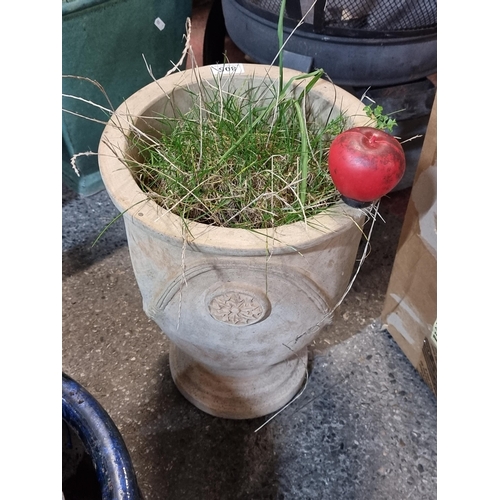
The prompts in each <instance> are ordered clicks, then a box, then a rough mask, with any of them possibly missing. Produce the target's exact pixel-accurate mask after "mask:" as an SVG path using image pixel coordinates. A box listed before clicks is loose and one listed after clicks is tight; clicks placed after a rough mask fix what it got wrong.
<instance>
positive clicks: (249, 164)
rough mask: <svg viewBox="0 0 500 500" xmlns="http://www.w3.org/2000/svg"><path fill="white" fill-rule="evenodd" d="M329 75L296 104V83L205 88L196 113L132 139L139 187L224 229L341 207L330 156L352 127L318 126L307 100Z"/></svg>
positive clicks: (339, 120) (196, 98) (342, 123)
mask: <svg viewBox="0 0 500 500" xmlns="http://www.w3.org/2000/svg"><path fill="white" fill-rule="evenodd" d="M321 76H322V71H320V70H318V71H315V72H313V73H310V74H308V75H302V76H300V77H298V78H297V79H301V80H302V79H307V80H309V81H308V83H307V85H305V86H304V87H303V89H302V91H301V92H300V94H299V95H298V96H295V95H293V93H292V92H291V89H292V87H293V83H294V82H293V81H289V82H287V83H286V84H285V85H281V82H279V83H278V84H279V88H275V86H273V85H272V84H271V82H269V84H267V83H266V84H265V85H263V86H262V85H261V86H259V87H254V86H252V85H249V86H247V87H244V88H242V89H241V90H240V91H236V92H234V93H233V92H227V91H224V89H223V87H222V85H223V84H222V83H221V82H220V81H219V82H217V85H216V86H215V88H213V87H210V86H209V84H208V83H206V82H203V83H202V82H199V86H200V88H199V93H193V94H191V98H192V106H191V108H190V109H189V111H188V112H184V113H181V112H179V111H176V112H175V113H174V116H173V117H171V118H167V117H162V118H161V119H160V122H161V123H162V126H163V127H164V128H165V130H167V132H165V133H162V134H161V135H160V137H158V138H154V137H147V136H144V134H143V133H139V134H137V135H135V137H133V138H132V142H133V144H134V147H135V148H136V150H137V151H138V152H139V154H138V158H140V161H134V162H130V163H129V165H130V167H131V169H132V171H133V172H134V175H135V177H136V179H137V182H138V183H139V185H140V186H141V188H142V189H143V191H145V192H146V193H147V194H148V196H149V197H151V199H153V200H154V201H155V202H156V203H158V204H159V205H161V206H163V207H164V208H165V209H167V210H170V211H172V212H173V213H175V214H176V215H179V216H181V217H182V218H183V219H187V220H191V221H197V222H200V223H204V224H209V225H216V226H225V227H233V228H247V229H260V228H269V227H276V226H279V225H284V224H290V223H293V222H296V221H299V220H304V219H306V218H308V217H312V216H314V215H316V214H317V213H319V212H320V211H322V210H324V209H325V208H328V207H331V206H333V205H334V204H335V203H337V202H338V201H339V199H340V195H339V193H338V191H337V190H336V188H335V186H334V185H333V183H332V180H331V177H330V175H329V172H328V165H327V153H328V148H329V146H330V143H331V141H332V139H333V138H334V137H335V136H336V135H337V134H339V133H340V132H341V131H342V130H344V129H345V127H346V122H347V120H346V118H345V117H344V116H342V115H340V116H338V117H336V118H335V119H332V120H331V121H329V122H328V123H327V124H326V125H320V124H317V123H315V122H314V121H311V117H310V113H309V112H308V111H307V105H306V97H307V93H308V92H309V90H310V89H311V88H312V86H313V85H314V84H315V83H316V82H317V80H318V79H319V78H320V77H321ZM280 89H281V90H280ZM264 93H266V94H267V97H265V96H264V95H263V94H264ZM332 111H333V110H332Z"/></svg>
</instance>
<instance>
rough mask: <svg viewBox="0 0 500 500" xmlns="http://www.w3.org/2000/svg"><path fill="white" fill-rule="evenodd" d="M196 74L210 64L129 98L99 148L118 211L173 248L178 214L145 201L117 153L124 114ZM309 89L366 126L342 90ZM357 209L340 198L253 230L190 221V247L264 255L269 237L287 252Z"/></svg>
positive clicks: (255, 67)
mask: <svg viewBox="0 0 500 500" xmlns="http://www.w3.org/2000/svg"><path fill="white" fill-rule="evenodd" d="M244 68H245V75H244V76H243V77H248V76H249V75H252V76H253V77H264V76H265V75H269V76H270V77H271V78H272V79H277V78H278V74H279V73H278V72H279V68H278V67H276V66H266V65H259V64H246V63H245V64H244ZM195 72H198V73H199V77H200V78H202V79H205V80H207V79H208V80H213V76H212V70H211V67H210V66H203V67H199V68H195V69H191V70H185V71H181V72H178V73H174V74H172V75H169V76H167V77H163V78H160V79H158V80H157V81H155V82H152V83H150V84H149V85H147V86H145V87H143V88H142V89H140V90H138V91H137V92H136V93H134V94H133V95H132V96H130V97H129V98H128V99H127V100H126V101H125V102H123V103H122V105H121V106H119V107H118V109H117V110H116V111H115V113H114V114H113V116H112V117H111V119H110V120H109V122H108V123H107V125H106V127H105V129H104V132H103V134H102V137H101V141H100V143H99V149H98V158H99V168H100V172H101V176H102V179H103V182H104V185H105V187H106V190H107V192H108V194H109V196H110V197H111V200H112V202H113V203H114V205H115V206H116V207H117V209H118V210H119V211H120V212H123V216H124V217H126V218H127V219H129V220H131V221H132V222H133V223H134V224H139V225H142V226H144V227H146V228H147V229H148V231H152V232H153V233H155V235H156V236H157V237H158V238H160V239H163V240H167V241H169V242H170V243H171V244H174V245H176V246H182V245H183V244H184V240H185V234H186V232H185V230H184V229H183V228H184V224H183V222H182V220H181V218H180V217H179V216H177V215H175V214H172V213H170V212H168V211H167V210H165V209H164V208H162V207H160V206H159V205H158V204H157V203H155V202H154V201H152V200H150V199H148V198H147V196H146V194H145V193H144V192H143V191H142V190H141V189H140V187H139V186H138V184H137V183H136V181H135V179H134V177H133V175H132V174H131V172H130V171H129V169H128V168H127V167H126V166H125V164H124V163H123V162H122V155H121V154H120V153H118V154H115V152H116V151H118V152H122V151H123V150H124V148H125V146H126V144H127V136H128V133H129V132H130V127H129V126H128V119H127V117H134V119H135V118H138V117H140V116H141V115H143V113H144V111H145V110H147V109H148V108H150V107H151V106H152V105H154V104H155V103H157V102H158V101H160V100H161V99H163V98H164V97H165V94H169V93H170V92H172V91H174V90H175V89H176V88H177V87H179V86H182V85H186V84H188V83H192V82H193V81H194V80H193V79H194V73H195ZM299 74H301V73H300V72H298V71H295V70H292V69H287V68H285V69H284V81H288V79H290V78H292V77H293V76H296V75H299ZM237 76H240V75H237ZM299 85H304V83H300V84H299ZM313 93H314V95H318V96H319V97H320V98H322V99H325V100H327V101H331V100H332V96H333V97H334V98H335V99H336V100H338V99H340V106H339V107H340V109H341V110H342V111H343V112H345V113H346V114H347V116H348V117H349V119H350V120H351V124H350V125H349V126H353V127H354V126H366V125H367V124H368V125H369V124H370V119H369V118H368V117H367V116H366V114H365V112H364V111H363V103H362V102H361V101H360V100H358V99H357V98H356V97H355V96H353V95H352V94H350V93H348V92H347V91H345V90H343V89H342V88H340V87H337V86H336V85H334V84H332V83H329V82H327V81H324V80H320V81H319V82H318V83H317V84H316V85H315V86H314V88H313ZM114 151H115V152H114ZM359 211H360V210H359V209H356V208H352V207H349V206H348V205H346V204H345V203H343V202H339V204H338V205H336V206H335V207H332V208H330V209H327V210H325V211H324V212H322V213H320V214H318V215H316V216H315V217H311V218H310V219H308V222H307V223H304V222H302V221H300V222H295V223H292V224H287V225H283V226H279V227H276V228H272V229H260V230H255V231H250V230H247V229H239V228H227V227H216V226H209V225H206V224H201V223H198V222H193V221H190V222H189V234H190V237H189V245H190V247H191V248H196V249H198V250H200V251H203V252H209V253H215V254H225V255H265V254H266V253H267V252H268V251H269V241H270V240H272V248H273V253H280V254H281V253H291V252H296V251H297V250H305V249H307V248H308V246H309V245H310V242H311V241H312V240H314V241H316V242H317V238H322V237H325V238H326V237H327V234H328V233H330V232H332V231H341V230H342V228H343V227H345V226H346V224H348V223H349V222H351V221H352V220H355V221H356V220H358V219H359V217H360V213H359ZM236 242H237V243H236ZM235 247H236V248H235Z"/></svg>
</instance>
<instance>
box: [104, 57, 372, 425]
mask: <svg viewBox="0 0 500 500" xmlns="http://www.w3.org/2000/svg"><path fill="white" fill-rule="evenodd" d="M195 71H198V72H199V77H200V78H201V79H205V80H207V81H213V76H212V73H211V71H210V68H209V67H202V68H198V69H197V70H195ZM244 71H245V73H244V74H242V75H234V76H232V77H231V78H230V79H228V82H229V80H230V81H231V85H235V86H236V87H238V86H241V85H245V82H246V81H248V78H249V77H251V80H252V82H254V83H255V82H259V81H261V80H264V79H268V78H272V79H275V80H276V78H277V75H278V68H269V67H266V66H259V65H250V64H248V65H244ZM297 74H298V72H296V71H292V70H286V71H285V81H287V80H288V79H289V78H290V77H291V76H293V75H297ZM195 85H196V79H195V77H194V73H193V70H188V71H184V72H180V73H177V74H174V75H170V76H169V77H167V78H164V79H160V80H158V83H157V84H154V85H148V86H147V87H145V88H143V89H141V90H140V91H139V92H137V93H136V94H134V95H133V96H131V97H130V98H129V99H127V101H126V103H124V106H122V107H121V108H119V109H118V110H117V112H116V113H115V115H114V116H113V117H112V119H111V120H110V122H109V123H108V125H107V126H106V128H105V131H104V134H103V136H102V139H101V143H100V147H99V164H100V170H101V175H102V178H103V181H104V184H105V186H106V189H107V191H108V193H109V195H110V197H111V199H112V201H113V203H114V204H115V205H116V207H117V208H118V209H119V210H120V211H122V212H124V214H123V217H124V221H125V227H126V231H127V239H128V244H129V250H130V256H131V260H132V264H133V268H134V273H135V276H136V279H137V283H138V286H139V289H140V291H141V295H142V298H143V307H144V311H145V312H146V314H147V315H148V316H149V317H150V318H152V319H153V320H154V321H155V322H156V323H157V324H158V325H159V327H160V328H161V329H162V331H163V332H164V333H165V334H166V335H167V336H168V338H169V339H170V341H171V348H170V368H171V372H172V376H173V379H174V381H175V383H176V385H177V387H178V388H179V390H180V391H181V393H182V394H184V396H185V397H186V398H187V399H188V400H189V401H191V402H192V403H193V404H195V405H196V406H197V407H198V408H201V409H202V410H203V411H206V412H208V413H210V414H212V415H215V416H219V417H225V418H254V417H259V416H262V415H265V414H268V413H271V412H273V411H276V410H278V409H279V408H281V407H282V406H283V405H284V404H286V403H287V402H288V401H290V399H292V398H293V396H294V395H295V394H296V393H297V391H298V390H299V389H300V386H301V385H302V383H303V381H304V377H305V374H306V369H307V345H308V344H309V343H310V342H311V341H312V340H313V339H314V338H315V337H316V336H317V335H318V334H320V333H321V331H322V330H323V329H324V328H326V327H327V326H328V325H329V324H330V322H331V314H330V312H331V311H332V308H333V307H334V306H335V305H336V303H337V302H338V301H339V300H340V299H341V297H342V295H343V293H344V292H345V290H346V287H347V285H348V283H349V280H350V277H351V273H352V270H353V267H354V263H355V258H356V253H357V249H358V246H359V242H360V239H361V236H362V233H361V230H360V226H362V224H363V221H364V213H363V212H362V211H361V210H359V209H354V208H351V207H348V206H347V205H345V204H343V203H340V204H339V205H338V206H336V207H334V208H332V209H330V210H328V211H325V212H323V213H322V214H320V215H318V216H316V217H314V218H312V219H311V220H310V221H309V223H308V224H306V223H303V222H297V223H294V224H289V225H286V226H281V227H278V228H275V229H274V230H272V229H269V230H260V231H258V232H252V231H247V230H244V229H231V228H221V227H214V226H207V225H204V224H198V223H194V222H192V223H189V232H187V231H186V230H185V228H184V225H183V223H182V221H181V219H180V218H179V217H177V216H176V215H173V214H172V213H170V212H168V211H166V210H164V209H163V208H161V207H160V206H158V205H157V204H156V203H154V202H153V201H151V200H148V199H147V197H146V195H145V194H144V193H143V192H142V191H141V190H140V188H139V187H138V185H137V184H136V182H135V181H134V178H133V175H132V173H131V172H130V170H129V169H128V168H127V167H126V166H125V165H124V164H123V152H124V151H127V140H126V136H127V134H128V133H129V128H128V124H127V122H128V121H130V120H132V121H133V122H134V124H135V126H137V127H139V128H143V129H144V130H146V129H148V128H149V127H155V126H157V124H156V125H155V124H154V123H153V122H154V120H153V119H152V118H151V117H153V116H154V115H155V113H156V112H162V113H168V110H167V108H168V102H169V101H175V105H176V106H177V107H180V108H182V107H183V106H184V104H185V103H184V102H183V100H182V99H183V97H182V96H183V88H185V87H186V86H187V87H188V88H190V89H194V88H195ZM228 85H229V83H228ZM176 94H177V95H176ZM310 95H311V103H310V106H311V109H313V110H316V114H317V115H318V117H319V118H318V119H320V120H321V119H325V118H324V117H325V116H327V115H328V113H329V106H328V103H330V105H331V104H332V103H333V102H335V103H336V105H338V106H339V110H340V109H342V110H343V111H346V112H347V114H348V116H352V117H353V118H352V123H351V126H354V125H361V124H364V125H366V123H367V117H366V115H364V114H363V112H362V108H363V105H362V104H361V103H360V101H359V100H358V99H356V98H355V97H353V96H351V95H350V94H348V93H346V92H345V91H343V90H341V89H339V88H337V87H335V86H334V85H333V84H331V83H328V82H322V81H321V82H319V83H318V84H317V85H316V86H315V87H314V89H313V91H312V92H311V94H310ZM166 96H168V97H166ZM185 105H186V106H187V105H188V104H187V101H186V104H185ZM117 125H119V126H117Z"/></svg>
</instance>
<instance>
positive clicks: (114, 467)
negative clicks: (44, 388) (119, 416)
mask: <svg viewBox="0 0 500 500" xmlns="http://www.w3.org/2000/svg"><path fill="white" fill-rule="evenodd" d="M62 418H63V420H64V421H65V422H66V423H67V424H68V425H69V426H70V427H71V428H72V429H73V430H74V431H75V433H76V434H77V436H78V437H79V438H80V440H81V441H82V443H83V445H84V447H85V449H86V451H87V453H88V454H89V455H90V457H91V459H92V462H93V464H94V468H95V471H96V475H97V479H98V481H99V484H100V486H101V493H102V498H103V500H116V499H123V500H142V499H143V497H142V495H141V492H140V490H139V486H138V483H137V478H136V474H135V470H134V467H133V465H132V460H131V458H130V455H129V452H128V450H127V446H126V444H125V441H124V440H123V437H122V436H121V434H120V431H119V430H118V428H117V427H116V425H115V423H114V422H113V421H112V419H111V417H110V416H109V414H108V413H107V412H106V410H104V408H103V407H102V406H101V404H100V403H99V402H98V401H97V400H96V399H95V398H94V397H93V396H92V395H91V394H90V393H89V392H88V391H87V390H86V389H85V388H84V387H82V386H81V385H80V384H79V383H78V382H76V381H75V380H73V379H72V378H71V377H69V376H68V375H66V374H65V373H63V374H62Z"/></svg>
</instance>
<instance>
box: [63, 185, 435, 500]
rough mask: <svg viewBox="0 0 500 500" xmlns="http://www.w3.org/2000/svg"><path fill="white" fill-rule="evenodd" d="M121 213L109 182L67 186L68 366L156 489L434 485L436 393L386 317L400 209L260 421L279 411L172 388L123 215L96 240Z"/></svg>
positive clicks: (213, 491) (335, 495)
mask: <svg viewBox="0 0 500 500" xmlns="http://www.w3.org/2000/svg"><path fill="white" fill-rule="evenodd" d="M396 198H397V196H395V197H393V199H396ZM116 215H117V213H116V210H115V209H114V207H113V206H112V205H111V203H110V201H109V198H108V197H107V194H106V193H105V192H101V193H99V194H97V195H94V196H92V197H90V198H87V199H84V198H80V197H78V196H75V195H73V194H72V193H71V192H69V191H67V190H66V189H65V188H63V228H62V229H63V290H62V296H63V297H62V301H63V337H62V344H63V352H62V369H63V371H65V372H66V373H67V374H68V375H70V376H71V377H73V378H74V379H75V380H77V381H78V382H79V383H81V384H82V385H83V386H84V387H85V388H86V389H87V390H89V391H90V392H91V393H92V394H93V396H94V397H96V398H97V399H98V400H99V401H100V403H101V404H102V405H103V407H104V408H105V409H106V410H107V411H108V413H109V414H110V416H111V418H113V420H114V421H115V423H116V424H117V426H118V428H119V429H120V432H121V433H122V435H123V437H124V439H125V442H126V443H127V446H128V448H129V451H130V454H131V456H132V460H133V463H134V466H135V469H136V472H137V475H138V480H139V483H140V487H141V489H142V491H143V493H144V496H145V498H146V500H163V499H175V500H177V499H179V500H185V499H187V500H189V499H203V500H219V499H245V500H246V499H248V500H260V499H287V500H288V499H299V500H302V499H342V500H351V499H352V500H378V499H380V500H382V499H391V500H392V499H397V500H399V499H407V498H410V499H419V500H434V499H435V498H436V497H437V495H436V413H437V412H436V399H435V397H434V396H433V394H432V393H431V391H430V390H429V389H428V387H427V386H426V385H425V384H424V382H423V381H422V379H421V378H420V376H419V375H418V373H417V372H416V370H415V369H414V368H413V367H412V366H411V365H410V363H409V362H408V360H407V359H406V358H405V356H404V355H403V353H402V352H401V350H400V349H399V347H398V346H397V345H396V344H395V342H394V341H393V340H392V338H391V337H390V335H389V334H388V333H387V332H386V331H385V330H384V329H383V328H382V326H381V325H380V324H379V322H378V320H377V318H378V317H379V315H380V312H381V301H383V296H384V293H385V290H386V288H387V282H388V276H389V274H390V268H391V259H392V256H393V254H394V252H395V247H396V245H397V237H398V234H399V233H398V228H399V227H400V222H401V220H400V217H393V216H392V215H391V211H388V212H387V213H385V215H384V217H385V219H386V223H385V225H383V224H379V225H378V227H379V228H378V230H377V231H376V232H375V233H374V237H373V241H372V246H373V250H372V256H371V258H369V260H368V261H367V263H366V264H365V266H363V268H362V272H360V275H359V277H358V280H357V282H356V286H355V287H353V290H352V291H351V292H350V295H348V298H349V299H350V300H347V299H346V306H345V308H344V309H342V310H341V313H340V314H339V315H338V318H337V322H336V325H334V326H333V327H332V331H331V332H329V333H328V335H326V336H325V337H324V338H322V339H318V341H317V342H316V343H315V345H314V346H312V348H311V350H310V378H309V381H308V383H307V386H306V388H305V390H304V392H303V394H302V395H301V396H300V397H299V398H298V399H297V400H296V401H295V402H294V403H293V404H292V405H290V406H289V407H287V408H286V409H285V410H284V411H283V412H282V413H280V414H279V415H278V416H276V417H275V418H274V419H273V420H271V421H270V422H269V423H268V424H267V425H266V426H264V427H263V428H262V429H261V430H259V431H258V432H255V431H256V429H257V428H258V427H259V426H261V425H262V424H263V423H264V422H265V421H266V418H268V417H271V416H268V417H265V418H259V419H255V420H243V421H231V420H224V419H217V418H214V417H211V416H209V415H207V414H204V413H203V412H201V411H200V410H198V409H196V408H195V407H194V406H192V405H191V404H190V403H188V402H187V401H186V400H185V399H184V398H183V397H182V395H180V393H179V392H178V391H177V389H176V388H175V386H174V384H173V382H172V380H171V377H170V374H169V366H168V352H169V342H168V340H167V339H166V338H165V336H164V335H163V334H162V333H161V331H160V330H159V328H158V327H157V326H156V324H154V323H153V322H151V321H150V320H149V319H148V318H147V317H146V315H145V314H144V312H143V311H142V300H141V297H140V294H139V292H138V289H137V286H136V284H135V278H134V276H133V271H132V267H131V263H130V258H129V256H128V248H127V245H126V238H125V233H124V228H123V222H122V221H121V220H118V221H117V222H116V223H115V224H113V225H112V226H111V228H110V229H109V231H107V232H106V233H105V234H104V236H103V237H102V239H101V240H100V241H99V242H98V244H97V245H95V246H94V247H93V248H91V244H92V242H93V241H94V240H95V238H96V237H97V235H98V234H99V232H100V231H101V230H102V229H103V228H104V226H105V225H106V224H107V223H108V222H109V221H110V220H111V219H112V218H113V217H115V216H116ZM398 224H399V226H398ZM346 318H347V319H346ZM353 318H356V321H355V322H353V321H352V320H353Z"/></svg>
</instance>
